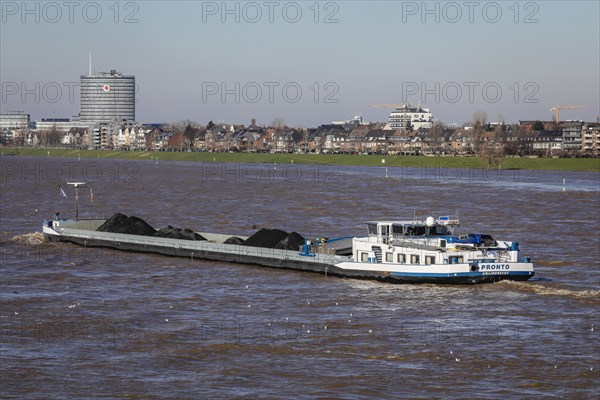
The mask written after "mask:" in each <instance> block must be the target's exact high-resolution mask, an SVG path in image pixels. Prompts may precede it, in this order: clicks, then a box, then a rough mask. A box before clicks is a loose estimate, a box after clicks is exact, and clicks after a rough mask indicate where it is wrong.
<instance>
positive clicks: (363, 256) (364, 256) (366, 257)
mask: <svg viewBox="0 0 600 400" xmlns="http://www.w3.org/2000/svg"><path fill="white" fill-rule="evenodd" d="M360 261H362V262H367V261H369V253H366V252H364V251H363V252H362V253H360Z"/></svg>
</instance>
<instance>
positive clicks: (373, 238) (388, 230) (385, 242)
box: [42, 216, 535, 284]
mask: <svg viewBox="0 0 600 400" xmlns="http://www.w3.org/2000/svg"><path fill="white" fill-rule="evenodd" d="M106 222H107V220H105V219H91V220H90V219H88V220H82V219H78V218H76V219H58V218H55V219H54V220H47V221H44V223H43V226H42V230H43V233H44V235H45V236H46V237H47V238H48V240H49V241H66V242H72V243H76V244H78V245H81V246H87V247H108V248H114V249H118V250H124V251H136V252H148V253H158V254H163V255H166V256H177V257H186V258H189V259H201V260H213V261H224V262H232V263H242V264H253V265H259V266H265V267H272V268H284V269H292V270H300V271H309V272H316V273H321V274H325V275H331V276H337V277H346V278H357V279H374V280H379V281H387V282H395V283H450V284H475V283H486V282H497V281H500V280H520V281H522V280H527V279H529V278H531V277H532V276H534V274H535V271H534V268H533V264H532V263H531V259H530V258H529V257H521V255H520V250H519V244H518V243H517V242H511V241H496V240H494V239H493V238H492V237H491V236H490V235H485V234H468V235H463V236H458V235H455V233H454V230H455V228H456V227H458V226H459V221H458V220H457V219H453V218H450V217H449V216H442V217H439V218H438V219H437V220H436V219H434V218H433V217H428V218H426V219H425V220H416V219H414V220H408V221H374V222H368V223H367V236H364V237H346V238H337V239H325V238H321V239H315V240H304V243H303V244H302V245H300V246H299V248H298V249H291V250H290V249H285V248H266V247H259V246H252V245H248V244H244V243H245V242H246V243H249V242H248V237H240V236H238V237H235V238H236V239H239V244H236V243H231V241H230V239H231V238H232V236H231V235H224V234H216V233H210V232H193V234H194V235H199V236H198V237H201V238H202V240H185V239H178V238H170V237H156V236H148V235H137V234H128V233H115V232H106V231H102V230H98V229H101V227H102V226H103V224H105V223H106ZM190 232H191V231H190Z"/></svg>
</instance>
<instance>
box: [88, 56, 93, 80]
mask: <svg viewBox="0 0 600 400" xmlns="http://www.w3.org/2000/svg"><path fill="white" fill-rule="evenodd" d="M88 76H92V51H91V50H90V65H89V69H88Z"/></svg>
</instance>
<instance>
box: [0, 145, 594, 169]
mask: <svg viewBox="0 0 600 400" xmlns="http://www.w3.org/2000/svg"><path fill="white" fill-rule="evenodd" d="M0 154H2V155H4V156H29V157H58V158H107V159H124V160H148V161H153V160H159V161H191V162H231V163H235V162H238V163H267V164H268V163H271V164H272V163H277V164H291V163H294V164H327V165H356V166H386V167H401V166H409V167H410V166H419V167H424V168H486V163H485V161H484V160H482V159H481V158H478V157H427V156H392V155H388V156H380V155H349V154H270V153H207V152H168V151H119V150H114V151H113V150H70V149H29V148H2V149H0ZM382 160H385V162H382ZM494 168H498V167H497V166H494ZM500 169H528V170H549V171H550V170H553V171H587V172H600V159H597V158H595V159H594V158H516V157H515V158H512V157H511V158H504V159H503V160H502V161H501V163H500Z"/></svg>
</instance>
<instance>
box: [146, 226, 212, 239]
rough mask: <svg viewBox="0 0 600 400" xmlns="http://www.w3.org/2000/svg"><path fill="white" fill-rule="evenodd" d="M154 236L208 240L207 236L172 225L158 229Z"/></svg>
mask: <svg viewBox="0 0 600 400" xmlns="http://www.w3.org/2000/svg"><path fill="white" fill-rule="evenodd" d="M154 236H158V237H163V238H169V239H182V240H206V238H205V237H203V236H202V235H200V234H198V233H196V232H194V231H192V230H190V229H180V228H173V227H172V226H171V225H167V226H165V227H163V228H160V229H159V230H158V231H156V233H155V234H154Z"/></svg>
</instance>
